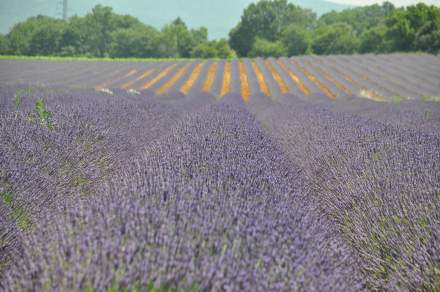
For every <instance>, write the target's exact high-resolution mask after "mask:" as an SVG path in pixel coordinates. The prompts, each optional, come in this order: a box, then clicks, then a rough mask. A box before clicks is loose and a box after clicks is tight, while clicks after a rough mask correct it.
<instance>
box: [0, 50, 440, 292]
mask: <svg viewBox="0 0 440 292" xmlns="http://www.w3.org/2000/svg"><path fill="white" fill-rule="evenodd" d="M439 96H440V58H439V57H435V56H432V55H410V54H394V55H364V56H334V57H315V56H308V57H299V58H291V59H287V58H281V59H267V60H265V59H255V60H251V59H244V60H232V61H225V60H210V61H197V60H188V61H175V62H171V61H170V62H86V61H81V62H80V61H29V60H26V61H25V60H20V61H19V60H1V61H0V290H1V291H52V290H53V291H371V290H373V291H438V290H439V289H440V98H439Z"/></svg>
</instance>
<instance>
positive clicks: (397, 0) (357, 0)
mask: <svg viewBox="0 0 440 292" xmlns="http://www.w3.org/2000/svg"><path fill="white" fill-rule="evenodd" d="M328 1H331V2H335V3H344V4H352V5H359V6H360V5H370V4H374V3H382V2H383V0H379V1H376V0H328ZM389 2H392V3H393V4H394V5H396V6H407V5H412V4H415V3H419V2H424V3H426V4H435V5H440V0H425V1H420V0H419V1H417V0H389Z"/></svg>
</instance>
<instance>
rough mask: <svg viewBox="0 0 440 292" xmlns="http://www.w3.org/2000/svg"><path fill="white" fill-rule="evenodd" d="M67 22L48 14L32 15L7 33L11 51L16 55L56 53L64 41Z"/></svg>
mask: <svg viewBox="0 0 440 292" xmlns="http://www.w3.org/2000/svg"><path fill="white" fill-rule="evenodd" d="M65 27H66V23H65V22H64V21H62V20H58V19H54V18H51V17H48V16H42V15H39V16H36V17H30V18H28V19H27V20H26V21H24V22H20V23H18V24H16V25H15V26H14V27H13V28H12V29H11V31H10V32H9V34H8V35H7V38H8V43H9V46H10V50H11V52H13V53H14V54H16V55H54V54H57V53H58V51H59V48H60V45H61V41H62V34H63V30H64V29H65Z"/></svg>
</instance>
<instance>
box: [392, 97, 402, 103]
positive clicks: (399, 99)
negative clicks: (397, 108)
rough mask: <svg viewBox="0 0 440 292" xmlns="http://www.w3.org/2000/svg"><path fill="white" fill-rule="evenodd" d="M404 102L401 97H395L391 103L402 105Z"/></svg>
mask: <svg viewBox="0 0 440 292" xmlns="http://www.w3.org/2000/svg"><path fill="white" fill-rule="evenodd" d="M403 100H404V98H403V97H402V96H400V95H395V96H393V97H392V98H391V101H392V102H394V103H401V102H402V101H403Z"/></svg>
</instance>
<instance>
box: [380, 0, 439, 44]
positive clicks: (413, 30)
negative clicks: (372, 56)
mask: <svg viewBox="0 0 440 292" xmlns="http://www.w3.org/2000/svg"><path fill="white" fill-rule="evenodd" d="M439 25H440V8H438V7H435V6H428V5H426V4H423V3H419V4H417V5H413V6H409V7H407V9H406V10H405V9H399V10H396V11H395V12H394V13H393V14H392V15H391V16H390V17H389V18H388V19H387V26H388V33H387V38H388V39H389V40H390V42H391V44H392V48H393V50H395V51H414V50H428V51H436V50H437V49H436V48H438V47H436V39H437V34H438V26H439ZM429 42H433V43H432V45H430V44H429Z"/></svg>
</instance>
